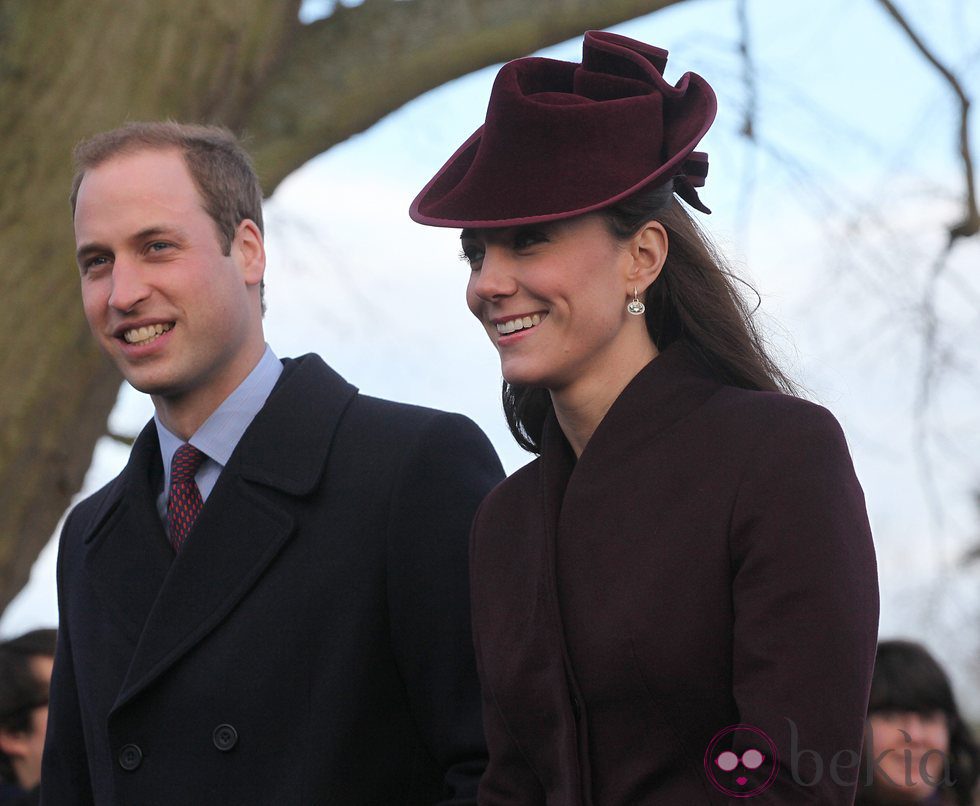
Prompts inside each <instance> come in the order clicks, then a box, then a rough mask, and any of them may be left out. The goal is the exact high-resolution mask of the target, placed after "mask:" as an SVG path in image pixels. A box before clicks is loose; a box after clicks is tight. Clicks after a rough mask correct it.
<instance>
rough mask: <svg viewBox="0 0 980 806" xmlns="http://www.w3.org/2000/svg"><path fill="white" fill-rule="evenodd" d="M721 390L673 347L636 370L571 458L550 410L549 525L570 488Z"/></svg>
mask: <svg viewBox="0 0 980 806" xmlns="http://www.w3.org/2000/svg"><path fill="white" fill-rule="evenodd" d="M720 388H721V384H719V382H718V381H717V380H715V379H714V378H713V377H712V376H711V374H710V373H709V372H708V370H707V369H705V367H704V366H703V365H702V364H701V363H700V362H699V361H698V360H697V358H696V357H695V355H694V353H693V352H692V350H691V348H689V347H688V346H687V345H686V344H684V343H682V342H674V343H673V344H671V345H670V346H669V347H667V348H666V349H665V350H664V351H663V352H661V353H660V355H658V356H657V357H656V358H654V359H653V360H652V361H650V363H648V364H647V365H646V366H645V367H644V368H643V369H641V370H640V371H639V372H638V373H637V374H636V376H635V377H634V378H633V380H631V381H630V382H629V383H628V384H627V386H626V388H625V389H624V390H623V391H622V392H621V393H620V395H619V397H617V398H616V400H614V401H613V404H612V406H610V407H609V411H608V412H606V416H605V417H603V419H602V420H601V422H600V423H599V425H598V427H597V428H596V430H595V432H594V433H593V434H592V438H591V439H590V440H589V442H588V443H587V444H586V446H585V450H583V451H582V455H581V456H580V457H578V460H576V458H575V454H574V452H573V451H572V449H571V447H570V446H569V444H568V441H567V440H566V439H565V435H564V433H562V430H561V426H560V425H559V424H558V419H557V417H555V413H554V410H552V411H551V412H550V413H549V414H548V417H547V419H546V420H545V424H544V430H543V433H542V440H541V443H542V447H541V474H542V475H541V484H542V493H543V496H542V500H543V501H544V502H545V508H546V510H545V516H546V518H547V522H548V523H549V525H550V526H551V527H552V528H554V527H555V526H556V525H557V522H558V517H559V514H560V511H561V503H562V499H563V497H564V495H565V494H566V491H567V490H568V489H569V487H570V486H572V485H575V486H576V487H578V486H579V485H589V484H590V483H591V482H592V481H597V480H601V479H602V478H603V476H604V475H605V474H607V473H608V471H609V469H610V468H613V467H617V466H619V465H620V464H622V459H623V457H624V456H626V455H628V454H629V453H630V452H632V451H635V450H636V449H637V446H646V445H649V444H650V443H651V442H652V441H653V440H654V439H656V438H657V436H658V435H659V434H660V433H661V432H663V431H665V430H667V429H668V428H670V427H671V426H672V425H673V424H674V423H676V422H678V421H679V420H681V419H683V418H684V417H686V416H687V415H688V414H689V413H690V412H692V411H693V410H694V409H696V408H697V407H698V406H700V405H701V404H702V403H704V402H705V401H706V400H707V399H708V398H709V397H711V396H712V395H713V394H714V393H715V392H717V391H718V390H719V389H720Z"/></svg>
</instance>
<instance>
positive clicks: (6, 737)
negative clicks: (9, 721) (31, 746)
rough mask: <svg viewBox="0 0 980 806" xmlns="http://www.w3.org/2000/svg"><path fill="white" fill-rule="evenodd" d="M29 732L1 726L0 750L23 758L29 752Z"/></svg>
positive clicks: (8, 754)
mask: <svg viewBox="0 0 980 806" xmlns="http://www.w3.org/2000/svg"><path fill="white" fill-rule="evenodd" d="M26 745H27V734H26V733H24V731H22V730H10V729H9V728H0V750H2V751H3V753H4V754H5V755H7V756H10V757H11V758H23V757H24V756H25V755H26V753H27V748H26Z"/></svg>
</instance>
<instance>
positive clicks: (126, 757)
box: [118, 744, 143, 772]
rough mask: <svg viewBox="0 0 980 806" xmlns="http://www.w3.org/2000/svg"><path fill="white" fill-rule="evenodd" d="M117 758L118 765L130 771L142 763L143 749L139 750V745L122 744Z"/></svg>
mask: <svg viewBox="0 0 980 806" xmlns="http://www.w3.org/2000/svg"><path fill="white" fill-rule="evenodd" d="M118 760H119V766H120V767H122V768H123V769H124V770H126V772H132V771H133V770H135V769H136V768H137V767H138V766H139V765H140V764H142V763H143V751H142V750H140V748H139V745H135V744H126V745H123V747H122V749H121V750H120V751H119V756H118Z"/></svg>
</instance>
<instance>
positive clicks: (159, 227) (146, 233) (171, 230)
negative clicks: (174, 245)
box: [129, 224, 187, 241]
mask: <svg viewBox="0 0 980 806" xmlns="http://www.w3.org/2000/svg"><path fill="white" fill-rule="evenodd" d="M164 236H168V237H171V238H177V239H180V240H184V239H186V237H187V235H186V234H185V233H184V230H182V229H180V227H176V226H168V225H165V224H155V225H153V226H152V227H144V228H143V229H141V230H140V231H139V232H137V233H135V234H134V235H131V236H130V237H129V240H130V241H145V240H146V239H147V238H157V237H164Z"/></svg>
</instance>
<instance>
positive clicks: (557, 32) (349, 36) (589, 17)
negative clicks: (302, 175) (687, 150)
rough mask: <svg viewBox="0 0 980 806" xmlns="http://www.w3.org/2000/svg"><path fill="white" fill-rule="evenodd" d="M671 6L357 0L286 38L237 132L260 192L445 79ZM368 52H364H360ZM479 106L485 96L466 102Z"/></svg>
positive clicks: (663, 1)
mask: <svg viewBox="0 0 980 806" xmlns="http://www.w3.org/2000/svg"><path fill="white" fill-rule="evenodd" d="M675 2H679V0H603V2H596V0H549V2H535V3H528V2H527V0H453V1H452V2H447V0H411V2H405V0H365V2H364V3H363V4H362V5H360V6H356V7H354V8H348V7H345V6H343V5H340V4H338V5H337V6H336V7H335V8H334V12H333V14H332V15H331V16H330V17H328V18H326V19H323V20H320V21H318V22H315V23H312V24H311V25H307V26H303V27H302V28H301V29H300V30H298V31H295V32H294V36H293V38H292V40H291V42H290V46H289V48H288V50H287V51H286V52H284V53H283V54H281V57H280V61H279V63H278V65H277V67H276V68H275V69H274V70H273V71H272V73H271V74H270V75H269V76H268V77H267V78H266V80H265V81H264V83H263V84H262V86H261V87H260V88H258V91H257V93H256V95H255V97H254V98H253V99H252V101H251V103H250V104H249V105H248V107H247V108H246V109H245V117H244V118H242V119H241V120H237V121H235V122H234V123H235V125H236V128H241V129H243V130H244V131H245V132H246V133H247V134H248V136H249V146H250V150H251V151H252V152H253V154H254V156H255V159H256V164H257V165H258V167H259V169H260V172H261V173H262V178H263V183H264V185H265V191H266V193H271V191H272V190H273V189H274V188H275V186H276V185H277V184H278V183H279V182H280V181H281V180H282V179H283V178H284V177H285V176H287V175H288V174H289V173H291V172H292V171H294V170H295V169H296V168H298V167H299V166H300V165H302V164H303V163H304V162H306V161H307V160H309V159H311V158H312V157H314V156H316V155H317V154H320V153H322V152H323V151H325V150H326V149H327V148H328V147H329V146H331V145H333V144H334V143H339V142H341V141H343V140H345V139H347V138H348V137H350V136H351V135H353V134H356V133H358V132H361V131H364V130H365V129H367V128H368V127H369V126H371V125H373V124H374V123H376V122H377V121H378V120H380V119H381V118H382V117H383V116H384V115H386V114H388V113H389V112H391V111H393V110H395V109H397V108H398V107H400V106H402V105H403V104H405V103H407V102H408V101H410V100H412V99H413V98H416V97H417V96H419V95H421V94H422V93H423V92H426V91H428V90H430V89H433V88H435V87H437V86H439V85H440V84H442V83H444V82H445V81H446V78H447V76H459V75H465V74H467V73H470V72H473V71H474V70H478V69H479V68H481V67H485V66H487V65H490V64H495V63H496V62H501V61H505V60H507V59H512V58H516V57H518V56H523V55H526V54H527V53H531V52H533V51H535V50H537V49H539V48H541V47H544V46H545V45H550V44H554V43H557V42H561V41H564V40H566V39H569V38H570V37H573V36H576V35H581V34H582V32H583V31H584V30H586V29H588V28H604V27H607V26H609V25H613V24H615V23H618V22H622V21H624V20H628V19H632V18H634V17H638V16H641V15H643V14H649V13H651V12H653V11H656V10H658V9H661V8H664V7H666V6H668V5H672V4H673V3H675ZM366 49H367V50H368V51H369V55H366V54H365V50H366ZM474 103H478V104H484V103H486V99H485V98H483V99H474Z"/></svg>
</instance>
